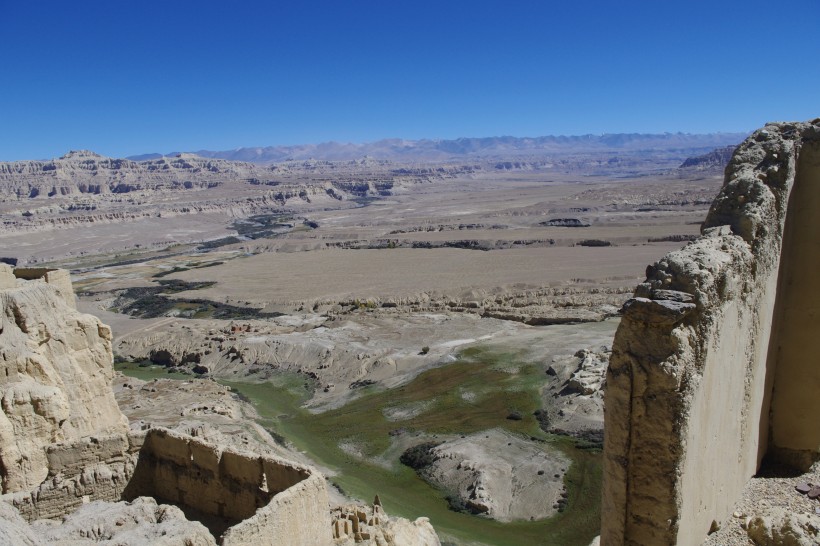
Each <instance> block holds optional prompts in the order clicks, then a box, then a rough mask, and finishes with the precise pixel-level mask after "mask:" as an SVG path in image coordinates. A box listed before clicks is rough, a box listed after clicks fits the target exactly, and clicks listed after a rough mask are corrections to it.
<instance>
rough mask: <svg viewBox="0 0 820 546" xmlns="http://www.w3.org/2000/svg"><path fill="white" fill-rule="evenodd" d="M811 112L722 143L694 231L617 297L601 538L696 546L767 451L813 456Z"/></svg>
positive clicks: (818, 319) (819, 203)
mask: <svg viewBox="0 0 820 546" xmlns="http://www.w3.org/2000/svg"><path fill="white" fill-rule="evenodd" d="M818 211H820V119H818V120H814V121H813V122H810V123H777V124H770V125H767V126H766V127H764V128H763V129H760V130H758V131H756V132H755V133H754V134H752V135H751V136H750V137H749V138H748V139H747V140H746V141H745V142H744V143H743V144H742V145H741V146H740V147H739V148H738V150H737V151H736V152H735V154H734V156H733V157H732V160H731V161H730V163H729V165H728V166H727V168H726V174H725V182H724V186H723V189H722V190H721V191H720V193H719V194H718V196H717V198H716V199H715V201H714V203H713V204H712V207H711V209H710V211H709V214H708V216H707V218H706V221H705V223H704V224H703V228H702V236H701V237H700V238H699V239H697V240H696V241H693V242H692V243H690V244H688V245H687V246H686V247H685V248H683V249H682V250H680V251H676V252H672V253H670V254H668V255H667V256H666V257H664V258H663V259H662V260H660V261H659V262H657V263H655V264H654V265H652V266H650V267H649V268H648V269H647V278H646V281H645V282H644V283H643V284H641V285H640V286H639V287H638V288H637V290H636V292H635V297H634V298H633V299H631V300H630V301H629V302H627V304H626V305H625V306H624V315H623V320H622V323H621V325H620V327H619V329H618V332H617V334H616V337H615V342H614V345H613V352H612V358H611V363H610V367H609V371H608V374H607V387H606V395H605V404H606V410H605V412H606V413H605V432H606V439H605V451H604V492H603V524H602V534H601V543H602V544H604V545H605V546H608V545H620V544H640V545H652V544H679V545H690V544H699V543H701V542H702V541H703V540H704V539H705V538H706V536H707V534H708V532H709V531H710V529H714V528H716V527H717V526H718V525H719V523H720V522H721V521H723V520H725V519H726V518H727V517H728V516H729V515H730V512H731V507H732V505H733V503H734V502H735V500H737V498H738V496H739V495H740V492H741V490H742V488H743V486H744V484H745V483H746V481H747V480H748V479H749V478H750V477H751V476H752V475H754V474H755V472H756V471H757V470H758V468H759V467H760V464H761V462H762V460H763V458H764V457H765V456H767V455H768V456H770V457H771V458H773V459H775V460H779V461H780V462H784V463H787V464H789V465H792V466H795V467H797V468H800V469H805V468H807V467H808V466H809V465H810V464H811V463H812V462H813V461H815V460H817V459H818V455H819V454H820V425H818V420H817V415H818V414H820V412H819V411H818V410H820V396H818V392H820V366H818V364H817V360H816V358H814V357H813V356H812V355H813V349H812V341H813V340H814V339H813V338H814V337H815V336H816V335H817V333H818V332H820V312H818V309H820V292H818V291H817V290H816V289H815V287H814V286H813V279H814V276H815V274H816V271H817V270H818V265H820V216H818Z"/></svg>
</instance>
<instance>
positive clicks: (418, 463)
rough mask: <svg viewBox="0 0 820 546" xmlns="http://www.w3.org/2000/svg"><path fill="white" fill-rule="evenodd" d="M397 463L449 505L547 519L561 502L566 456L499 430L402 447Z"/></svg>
mask: <svg viewBox="0 0 820 546" xmlns="http://www.w3.org/2000/svg"><path fill="white" fill-rule="evenodd" d="M413 450H416V451H415V453H413ZM418 450H421V451H418ZM411 453H412V454H411ZM408 454H411V455H410V456H409V458H408ZM402 462H404V463H405V464H408V465H411V466H413V467H414V468H415V469H416V471H417V472H418V473H419V475H420V476H421V477H423V478H424V479H425V480H427V481H429V482H430V483H432V484H433V485H435V486H436V487H438V488H439V489H441V490H443V491H449V492H451V495H453V496H454V497H451V498H450V499H449V500H450V504H451V507H453V508H455V509H460V510H464V511H467V512H472V513H475V514H483V515H486V516H488V517H490V518H493V519H497V520H499V521H514V520H534V519H543V518H547V517H549V516H552V515H553V514H555V513H556V512H557V511H559V510H563V508H562V505H563V504H564V503H565V502H566V501H565V500H564V499H565V497H566V492H565V490H564V482H563V480H564V473H565V472H566V469H567V468H568V467H569V464H570V461H569V459H567V458H566V456H565V455H564V454H562V453H560V452H558V451H557V450H554V449H549V448H545V447H544V446H542V445H539V444H537V443H536V442H533V441H531V440H527V439H524V438H521V437H519V436H516V435H514V434H511V433H509V432H506V431H503V430H500V429H493V430H487V431H483V432H478V433H475V434H471V435H469V436H464V437H461V438H457V439H453V440H449V441H446V442H444V443H441V444H439V445H428V444H422V445H421V446H418V447H416V448H411V450H409V451H408V452H405V455H403V456H402Z"/></svg>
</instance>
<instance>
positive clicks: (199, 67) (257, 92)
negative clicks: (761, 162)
mask: <svg viewBox="0 0 820 546" xmlns="http://www.w3.org/2000/svg"><path fill="white" fill-rule="evenodd" d="M0 21H2V30H1V31H0V69H2V76H0V122H1V123H2V131H0V160H17V159H35V158H50V157H55V156H59V155H62V154H63V153H65V152H66V151H67V150H69V149H80V148H87V149H92V150H95V151H97V152H99V153H102V154H105V155H110V156H118V157H119V156H125V155H132V154H138V153H146V152H170V151H178V150H197V149H211V150H224V149H232V148H237V147H241V146H266V145H278V144H298V143H311V142H322V141H328V140H338V141H345V142H366V141H373V140H378V139H381V138H391V137H399V138H408V139H418V138H457V137H461V136H476V137H480V136H494V135H513V136H539V135H551V134H585V133H615V132H665V131H670V132H676V131H683V132H692V133H697V132H715V131H746V130H751V129H753V128H755V127H758V126H760V125H762V124H763V123H765V122H766V121H771V120H787V119H788V120H794V119H798V120H803V119H810V118H813V117H817V116H820V60H818V59H817V56H816V53H817V50H818V42H817V32H816V25H817V23H818V22H820V0H793V1H792V0H783V1H780V2H771V1H767V2H764V1H758V0H747V1H743V2H740V1H720V0H712V1H710V2H705V1H700V0H696V1H689V2H663V1H660V2H659V1H630V0H622V1H620V2H614V1H606V2H603V1H601V2H598V1H586V2H584V1H580V0H575V1H573V2H569V1H566V2H548V1H544V0H542V1H514V0H506V1H504V2H502V1H482V0H474V1H469V2H468V1H461V0H452V1H446V0H438V1H435V2H433V1H427V0H412V1H405V0H392V1H389V0H388V1H386V0H374V1H358V0H348V1H347V2H340V1H338V0H335V1H328V2H315V1H309V0H305V1H301V2H276V1H273V2H231V3H228V2H224V1H223V2H209V1H206V0H199V1H196V2H189V1H187V0H170V1H168V0H166V1H162V2H159V1H153V0H141V1H130V0H109V1H105V2H96V1H83V0H78V1H76V2H65V1H60V2H56V1H54V2H52V1H36V0H32V1H27V0H26V1H22V0H0Z"/></svg>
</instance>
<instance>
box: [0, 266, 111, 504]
mask: <svg viewBox="0 0 820 546" xmlns="http://www.w3.org/2000/svg"><path fill="white" fill-rule="evenodd" d="M4 271H5V273H4V274H3V272H2V271H0V274H3V275H2V276H3V277H4V278H5V279H6V280H5V281H3V283H2V284H4V285H6V286H8V285H9V284H10V281H9V279H8V270H4ZM24 273H25V275H22V276H24V277H35V276H36V275H33V274H31V275H29V273H31V271H24ZM52 281H54V282H56V285H52V284H50V283H51V282H52ZM73 298H74V294H73V291H71V287H70V281H69V280H68V278H67V274H66V273H65V272H59V271H53V270H52V271H47V270H42V276H41V277H40V278H38V279H35V280H29V281H20V283H19V287H18V286H17V281H16V280H15V287H13V288H11V287H9V288H6V289H4V290H2V291H0V313H2V314H0V347H2V349H0V356H2V359H0V366H1V367H2V369H0V400H1V401H2V408H3V412H2V413H0V463H1V464H0V478H1V479H2V491H3V493H10V492H16V491H23V490H29V489H31V488H33V487H35V486H38V485H39V484H40V483H41V482H43V480H44V479H45V478H46V477H47V476H48V474H49V455H48V451H47V448H48V447H49V446H51V445H53V444H58V443H66V442H73V441H77V440H79V439H81V438H83V437H86V436H89V435H104V436H105V435H112V434H120V435H123V436H124V434H125V433H126V431H127V421H126V419H125V417H124V416H123V415H122V413H121V412H120V410H119V408H118V407H117V403H116V401H115V400H114V394H113V392H112V391H111V379H112V378H113V374H114V370H113V367H112V365H111V362H112V353H111V330H110V329H109V328H108V327H107V326H105V325H103V324H101V323H100V321H99V320H97V319H96V318H95V317H93V316H91V315H85V314H82V313H79V312H77V311H76V310H75V309H74V306H73Z"/></svg>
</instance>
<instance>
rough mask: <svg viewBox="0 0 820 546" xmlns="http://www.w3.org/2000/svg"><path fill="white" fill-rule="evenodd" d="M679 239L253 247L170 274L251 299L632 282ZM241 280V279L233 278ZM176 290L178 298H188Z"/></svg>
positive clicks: (210, 294)
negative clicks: (493, 246) (485, 247)
mask: <svg viewBox="0 0 820 546" xmlns="http://www.w3.org/2000/svg"><path fill="white" fill-rule="evenodd" d="M680 246H681V244H680V243H663V244H662V243H658V244H653V245H645V246H635V247H605V248H586V247H559V248H536V249H508V250H493V251H488V252H481V251H474V250H460V249H385V250H324V251H314V252H300V253H288V254H285V253H270V254H259V255H257V256H250V257H247V258H242V259H238V260H233V261H231V262H227V263H225V264H224V265H221V266H216V267H209V268H205V269H200V270H192V271H186V272H183V273H177V274H174V275H171V276H169V277H168V278H178V279H183V280H186V281H215V282H216V283H217V285H216V286H214V287H212V288H208V289H205V290H198V291H196V296H197V297H205V298H209V299H217V300H221V301H248V302H252V303H254V304H257V305H266V304H276V303H291V302H296V301H305V302H310V301H316V300H320V301H321V300H335V301H340V300H346V299H352V298H361V299H367V298H368V297H399V298H400V297H406V296H413V295H416V294H418V293H420V292H425V291H431V292H438V293H443V294H447V293H459V292H462V291H467V290H471V289H475V288H478V289H492V288H496V287H504V286H507V287H515V286H516V285H520V286H519V287H537V286H544V285H547V286H549V285H560V284H569V283H570V281H571V280H572V279H583V280H584V281H585V282H587V283H593V282H594V283H600V284H606V283H608V282H610V283H612V282H613V281H614V280H616V281H617V284H619V285H620V284H624V283H625V281H626V280H627V279H629V281H630V282H628V283H627V284H637V283H638V282H640V280H642V278H643V270H644V267H645V264H647V263H649V262H652V261H654V260H656V259H658V258H659V257H661V256H663V255H664V254H665V253H667V252H668V251H670V250H672V249H676V248H680ZM237 279H241V282H236V281H237ZM192 295H193V294H192V293H180V294H179V297H184V296H188V297H191V296H192Z"/></svg>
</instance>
